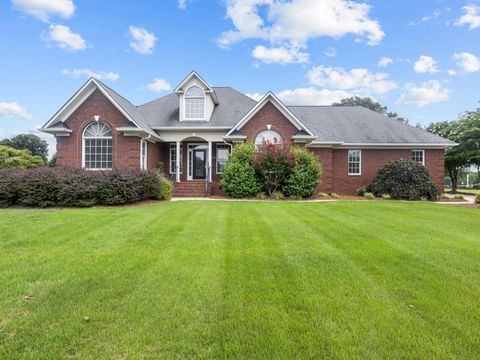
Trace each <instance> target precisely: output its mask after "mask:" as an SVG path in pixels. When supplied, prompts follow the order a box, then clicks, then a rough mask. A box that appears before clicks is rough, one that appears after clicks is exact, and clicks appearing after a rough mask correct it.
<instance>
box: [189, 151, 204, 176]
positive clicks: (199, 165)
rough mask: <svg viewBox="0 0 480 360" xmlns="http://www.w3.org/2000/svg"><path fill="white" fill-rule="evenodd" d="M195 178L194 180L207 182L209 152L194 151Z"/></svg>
mask: <svg viewBox="0 0 480 360" xmlns="http://www.w3.org/2000/svg"><path fill="white" fill-rule="evenodd" d="M192 151H193V176H192V178H193V179H194V180H199V179H202V180H205V177H206V174H205V172H206V171H205V164H206V159H207V150H205V149H193V150H192Z"/></svg>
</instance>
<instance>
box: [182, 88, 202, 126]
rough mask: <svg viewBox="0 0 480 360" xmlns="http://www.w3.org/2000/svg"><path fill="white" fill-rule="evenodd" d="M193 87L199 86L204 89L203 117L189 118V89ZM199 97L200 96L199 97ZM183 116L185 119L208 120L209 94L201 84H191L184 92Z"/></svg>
mask: <svg viewBox="0 0 480 360" xmlns="http://www.w3.org/2000/svg"><path fill="white" fill-rule="evenodd" d="M191 87H198V88H199V89H201V90H202V91H203V118H201V119H200V118H187V96H186V94H187V91H188V90H189V89H190V88H191ZM197 99H199V98H197ZM183 117H184V120H185V121H207V95H206V94H205V90H204V89H202V88H201V87H200V86H198V85H196V84H192V85H191V86H189V87H188V88H187V89H186V90H185V92H184V93H183Z"/></svg>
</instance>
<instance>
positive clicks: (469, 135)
mask: <svg viewBox="0 0 480 360" xmlns="http://www.w3.org/2000/svg"><path fill="white" fill-rule="evenodd" d="M461 121H462V122H464V127H465V130H464V132H463V134H462V136H461V137H460V141H461V142H462V146H463V147H464V149H465V151H466V153H467V157H468V165H470V166H473V167H475V168H476V169H477V173H478V176H479V178H480V108H478V109H476V110H474V111H467V112H465V113H464V114H463V115H462V116H461Z"/></svg>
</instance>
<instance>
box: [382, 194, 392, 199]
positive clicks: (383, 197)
mask: <svg viewBox="0 0 480 360" xmlns="http://www.w3.org/2000/svg"><path fill="white" fill-rule="evenodd" d="M391 198H392V197H391V196H390V194H382V199H383V200H390V199H391Z"/></svg>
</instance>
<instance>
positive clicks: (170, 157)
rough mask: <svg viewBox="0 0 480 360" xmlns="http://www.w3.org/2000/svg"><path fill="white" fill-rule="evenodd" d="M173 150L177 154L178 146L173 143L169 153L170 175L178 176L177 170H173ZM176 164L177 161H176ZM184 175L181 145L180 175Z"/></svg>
mask: <svg viewBox="0 0 480 360" xmlns="http://www.w3.org/2000/svg"><path fill="white" fill-rule="evenodd" d="M172 150H173V151H175V154H176V153H177V144H176V143H172V144H170V151H169V153H168V170H169V173H170V174H176V172H175V168H174V169H172ZM175 163H176V161H175ZM182 173H183V144H180V174H182Z"/></svg>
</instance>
